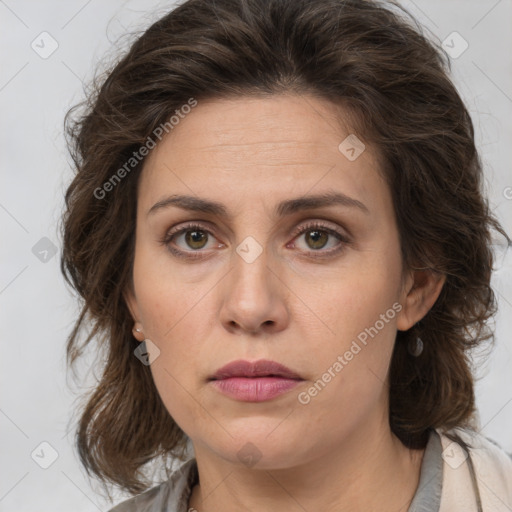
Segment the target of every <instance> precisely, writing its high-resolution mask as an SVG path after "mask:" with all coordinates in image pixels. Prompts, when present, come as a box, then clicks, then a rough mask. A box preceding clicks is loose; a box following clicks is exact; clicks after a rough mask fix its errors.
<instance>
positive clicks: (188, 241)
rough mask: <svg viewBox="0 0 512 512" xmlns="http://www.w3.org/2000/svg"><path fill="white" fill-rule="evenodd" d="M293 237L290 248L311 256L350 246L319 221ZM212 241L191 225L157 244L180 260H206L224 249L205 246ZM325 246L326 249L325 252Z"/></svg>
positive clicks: (202, 229) (207, 231)
mask: <svg viewBox="0 0 512 512" xmlns="http://www.w3.org/2000/svg"><path fill="white" fill-rule="evenodd" d="M293 237H294V238H293V240H294V242H293V243H292V247H296V246H297V245H299V249H300V250H301V251H303V252H308V253H310V254H311V255H312V256H313V257H328V256H331V255H334V254H337V253H338V252H340V251H341V250H343V249H344V247H345V246H346V245H347V244H349V243H350V240H349V239H348V237H347V236H346V235H344V234H343V233H342V232H341V231H338V230H336V229H333V228H331V227H330V226H328V225H326V224H323V223H321V222H318V221H315V222H311V223H309V224H307V225H305V226H300V227H299V228H298V229H296V230H295V232H294V233H293ZM301 238H304V242H305V245H306V247H303V248H301V247H300V245H302V244H297V243H296V240H300V239H301ZM211 239H213V240H215V237H214V236H213V234H212V232H211V230H210V229H208V228H207V227H205V226H203V225H202V224H197V223H191V224H186V225H185V226H178V227H177V228H175V229H172V230H170V231H169V232H167V233H166V234H165V236H164V237H163V238H162V239H161V240H160V243H161V244H162V245H164V246H166V247H167V249H168V250H169V251H170V252H171V253H172V254H173V255H175V256H177V257H179V258H205V257H206V256H207V254H205V253H206V250H207V249H212V248H215V247H217V248H221V247H225V244H222V243H218V244H213V243H212V244H211V245H210V246H209V247H208V243H209V242H210V241H211ZM336 241H337V242H336ZM329 246H330V247H329ZM287 247H289V246H287ZM325 247H328V248H327V249H326V250H324V249H325Z"/></svg>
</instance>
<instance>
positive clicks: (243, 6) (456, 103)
mask: <svg viewBox="0 0 512 512" xmlns="http://www.w3.org/2000/svg"><path fill="white" fill-rule="evenodd" d="M411 20H412V23H411ZM449 68H450V64H449V59H448V57H447V56H446V54H444V52H443V51H442V50H441V49H440V48H438V47H437V46H436V45H435V44H434V43H432V42H430V41H429V40H428V39H427V37H426V36H425V35H424V34H423V32H422V29H421V27H420V26H419V25H418V23H417V22H416V21H415V20H414V18H412V16H411V15H410V14H409V13H408V12H407V11H405V10H404V9H403V8H401V7H400V6H399V5H395V4H392V3H390V2H387V3H382V2H377V1H369V0H366V1H365V0H215V2H214V1H213V0H188V1H187V2H185V3H183V4H182V5H180V6H178V7H177V8H175V9H174V10H173V11H172V12H170V13H169V14H167V15H166V16H165V17H163V18H161V19H160V20H159V21H157V22H156V23H154V24H153V25H152V26H151V27H150V28H149V29H148V30H147V31H146V32H145V33H144V34H143V35H142V36H141V37H140V38H139V39H137V40H136V41H135V43H134V44H133V45H132V47H131V48H130V49H129V51H128V53H127V54H126V55H125V56H124V57H123V58H122V59H121V60H120V61H119V63H117V65H115V67H113V69H112V70H111V71H110V72H109V73H108V74H107V76H106V78H104V79H100V80H99V84H98V85H96V86H95V89H94V90H93V92H92V93H91V94H90V95H89V97H88V100H87V103H86V104H85V111H84V112H82V113H81V114H80V116H78V115H75V118H74V119H73V116H72V115H71V114H72V113H75V114H76V111H74V110H72V111H71V112H70V113H68V116H67V118H66V126H67V133H68V136H69V146H70V152H71V154H72V157H73V161H74V164H75V167H76V175H75V177H74V179H73V181H72V183H71V184H70V186H69V188H68V190H67V192H66V211H65V213H64V215H63V229H62V232H63V250H62V263H61V269H62V272H63V274H64V276H65V278H66V280H67V282H68V283H70V284H71V285H72V286H73V287H74V288H75V289H76V290H77V291H78V293H79V294H80V296H81V298H82V299H83V303H82V310H81V314H80V315H79V318H78V320H77V321H76V324H75V326H74V329H73V331H72V332H71V334H70V336H69V339H68V346H67V354H68V360H69V362H70V364H71V365H72V364H73V363H74V362H75V361H76V359H77V357H78V356H79V355H80V354H81V353H82V350H83V349H84V347H85V346H86V345H87V344H88V343H89V342H90V341H91V340H92V339H93V338H97V339H98V340H97V341H98V343H99V345H100V347H103V349H104V351H105V361H104V366H103V368H102V374H101V378H100V380H99V383H98V385H97V387H96V388H95V389H94V390H93V392H92V394H91V396H90V397H89V401H88V403H87V405H86V406H85V408H84V410H83V412H82V416H81V419H80V422H79V427H78V430H77V438H76V440H77V446H78V450H79V455H80V457H81V460H82V462H83V464H84V465H85V467H86V468H87V471H88V472H89V473H94V474H95V475H97V476H98V477H99V478H100V479H101V480H102V481H103V482H113V483H115V484H118V485H120V486H122V487H124V488H125V489H127V490H129V491H131V492H139V491H141V490H143V489H145V488H146V487H147V486H148V485H150V484H149V483H148V482H147V480H144V478H143V476H144V475H143V472H142V469H143V466H144V465H145V464H146V463H147V462H149V461H151V460H153V459H155V458H156V457H158V456H162V457H163V458H164V460H168V457H170V456H177V457H180V458H181V457H183V456H184V455H183V454H184V451H183V450H184V447H185V442H186V440H187V438H186V435H185V434H184V432H183V431H182V430H181V429H180V428H179V427H178V426H177V425H176V423H175V422H174V420H173V419H172V418H171V417H170V415H169V413H168V412H167V410H166V409H165V407H164V405H163V403H162V401H161V399H160V397H159V395H158V392H157V390H156V388H155V385H154V383H153V380H152V377H151V373H150V370H149V367H148V366H145V365H143V364H141V363H140V361H139V360H138V359H137V358H136V357H134V355H133V351H134V349H135V348H136V347H137V346H138V342H137V341H136V340H135V338H134V337H133V335H132V327H133V320H132V317H131V315H130V313H129V310H128V308H127V305H126V303H125V301H124V297H123V291H124V290H126V289H127V287H129V286H133V283H132V264H133V254H134V230H135V220H136V204H137V181H138V175H139V174H140V170H141V168H142V165H143V163H144V160H141V161H140V162H139V163H137V165H134V166H133V170H131V171H130V172H129V175H126V176H125V177H124V178H123V179H121V180H118V182H116V183H115V186H113V187H110V189H109V192H108V194H102V195H104V197H102V198H98V197H97V196H98V194H97V193H95V191H97V190H98V189H99V188H101V187H102V186H103V185H104V184H105V183H106V182H107V181H109V180H111V179H112V176H113V174H114V173H115V172H116V171H117V170H118V169H120V168H122V166H123V165H125V164H126V162H127V161H128V160H129V159H130V158H131V157H132V155H133V152H134V151H137V150H138V149H139V148H140V147H141V146H142V145H143V144H145V143H146V141H147V138H148V137H149V136H151V134H153V133H154V130H155V129H157V127H158V126H159V125H161V124H162V123H166V122H168V119H169V117H170V116H171V115H173V113H174V112H175V110H176V109H179V108H180V107H181V106H182V105H184V104H186V103H187V102H188V101H189V100H190V98H195V99H196V100H197V101H198V102H200V101H201V100H202V99H206V98H220V97H233V96H247V95H252V94H258V95H271V94H279V93H295V94H303V93H305V94H313V95H316V96H318V97H320V98H324V99H328V100H330V101H332V102H334V103H336V104H338V105H342V106H343V107H344V108H345V109H346V111H347V112H351V113H353V114H354V115H353V118H354V120H355V123H354V124H356V125H357V126H353V127H352V128H353V133H357V136H358V137H359V138H360V139H362V140H364V141H365V143H369V144H373V145H374V147H375V148H376V149H377V152H378V154H379V155H380V157H381V160H382V167H383V169H382V172H383V173H384V174H385V176H386V179H387V182H388V183H389V186H390V189H391V191H392V197H393V201H394V207H395V212H396V219H397V224H398V229H399V233H400V239H401V248H402V253H403V261H404V266H405V268H411V267H415V268H426V269H430V270H431V271H433V272H439V273H442V274H445V275H446V276H447V279H446V283H445V285H444V287H443V290H442V292H441V295H440V297H439V298H438V300H437V302H436V303H435V304H434V306H433V307H432V309H431V310H430V311H429V313H428V314H427V315H426V316H425V317H424V319H423V320H422V321H421V327H420V328H419V330H418V329H417V328H413V329H411V330H409V331H407V332H399V333H398V335H397V340H396V343H395V349H394V353H393V356H392V361H391V367H390V383H389V384H390V410H389V419H390V425H391V428H392V430H393V432H394V433H395V434H396V435H397V436H398V437H399V438H400V439H401V441H402V442H403V443H404V444H405V445H406V446H408V447H411V448H419V447H424V446H425V443H426V437H427V434H428V430H429V429H431V428H436V427H442V428H447V429H448V428H451V427H454V426H461V425H468V424H470V421H471V418H472V416H473V413H474V411H475V403H474V390H473V377H472V372H471V365H470V360H469V358H468V351H469V349H471V348H472V347H474V346H476V345H478V344H480V343H481V342H482V341H484V340H488V339H492V334H491V331H490V329H489V328H488V326H487V320H488V319H489V318H490V317H491V315H492V314H493V313H494V312H495V297H494V295H493V292H492V289H491V287H490V277H491V271H492V261H493V258H492V251H491V248H490V244H491V240H490V236H491V230H492V229H493V228H494V229H497V230H498V231H499V232H500V233H502V234H504V233H503V231H502V229H501V227H500V226H499V224H498V222H497V221H496V220H495V218H494V217H493V216H492V215H491V213H490V211H489V207H488V204H487V202H486V200H485V199H484V198H483V196H482V192H481V180H482V168H481V163H480V161H479V157H478V154H477V151H476V148H475V143H474V133H473V125H472V121H471V118H470V116H469V113H468V111H467V110H466V108H465V106H464V104H463V102H462V100H461V98H460V97H459V95H458V93H457V91H456V89H455V87H454V85H453V84H452V82H451V80H450V79H449V77H448V71H449ZM125 169H126V167H125ZM505 236H506V235H505ZM87 322H91V324H90V325H92V329H91V330H90V332H89V333H88V336H87V337H86V339H85V340H84V341H82V342H80V341H79V334H80V332H81V330H82V328H83V326H84V325H85V324H86V323H87ZM418 334H419V335H420V336H421V338H422V339H423V340H424V342H425V349H424V352H423V354H422V355H421V356H419V357H417V358H411V357H410V356H409V355H408V353H407V341H408V339H409V338H410V337H411V336H417V335H418Z"/></svg>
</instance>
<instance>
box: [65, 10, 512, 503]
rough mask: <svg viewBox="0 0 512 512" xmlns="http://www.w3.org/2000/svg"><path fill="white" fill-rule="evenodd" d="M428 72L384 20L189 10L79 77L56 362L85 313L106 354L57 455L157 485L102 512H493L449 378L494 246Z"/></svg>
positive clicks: (377, 13)
mask: <svg viewBox="0 0 512 512" xmlns="http://www.w3.org/2000/svg"><path fill="white" fill-rule="evenodd" d="M447 69H448V63H447V62H446V60H445V56H444V55H443V53H442V52H441V51H440V50H439V49H437V48H436V47H435V46H434V45H433V44H432V43H430V42H429V41H428V40H427V39H426V38H425V37H424V36H423V35H422V33H421V29H420V27H419V26H418V25H414V24H412V23H410V20H408V19H407V17H406V16H405V15H404V14H403V13H402V14H400V10H399V9H396V6H393V5H392V4H387V5H386V4H381V3H377V2H373V1H358V0H348V1H341V0H315V1H311V0H217V1H216V2H213V1H211V0H189V1H187V2H185V3H184V4H182V5H181V6H179V7H177V8H176V9H174V10H173V11H172V12H170V13H169V14H168V15H166V16H165V17H163V18H162V19H160V20H159V21H157V22H156V23H155V24H154V25H153V26H151V27H150V28H149V29H148V30H147V31H146V32H145V33H144V34H143V35H142V36H141V37H140V38H139V39H138V40H137V41H136V42H135V43H134V44H133V46H132V47H131V49H130V50H129V52H128V53H127V55H125V56H124V57H123V58H122V60H121V61H120V62H119V63H118V64H117V65H116V66H115V67H114V68H113V69H112V70H111V72H110V73H109V74H108V76H107V77H106V79H105V80H104V82H103V83H102V84H100V85H99V86H98V88H97V93H95V94H94V95H93V96H92V97H91V98H90V102H89V104H88V107H87V109H86V111H85V112H83V113H82V115H81V117H79V118H78V119H77V120H76V121H75V122H74V123H72V124H71V125H70V131H69V133H70V135H71V140H70V144H71V151H72V154H73V156H74V161H75V164H76V171H77V172H76V176H75V178H74V180H73V182H72V183H71V185H70V187H69V189H68V191H67V194H66V204H67V211H66V213H65V216H64V225H63V236H64V248H63V255H62V256H63V259H62V270H63V272H64V275H65V276H66V278H67V279H68V281H69V282H70V283H71V284H72V285H73V286H74V288H75V289H76V290H77V291H78V293H79V294H80V295H81V297H82V298H83V300H84V302H83V309H82V314H81V315H80V317H79V319H78V321H77V323H76V325H75V328H74V330H73V332H72V333H71V335H70V338H69V342H68V355H69V358H70V361H71V362H73V361H75V360H76V359H77V357H78V356H79V355H80V353H81V350H82V349H83V346H82V345H81V344H80V343H79V333H80V331H81V329H82V327H83V326H84V325H85V323H86V320H90V321H91V322H92V326H93V328H92V330H91V331H90V333H89V335H88V337H87V338H86V340H85V344H87V343H89V342H90V341H92V340H93V338H98V342H99V345H100V347H101V348H103V349H104V351H105V358H104V365H103V367H102V369H101V371H102V373H101V378H100V380H99V382H98V385H97V387H96V389H95V390H94V392H93V393H92V395H91V396H90V398H89V402H88V403H87V405H86V407H85V409H84V411H83V414H82V417H81V421H80V424H79V428H78V432H77V445H78V449H79V454H80V457H81V460H82V462H83V463H84V465H85V467H86V468H87V470H88V471H89V472H90V473H91V474H94V475H96V476H97V477H99V478H100V479H101V480H102V481H103V482H104V483H105V484H108V483H113V484H117V485H118V486H120V487H122V488H124V489H126V490H128V491H130V492H131V493H133V494H137V493H140V492H141V491H145V490H146V489H147V488H148V487H150V486H151V485H152V483H151V481H150V480H149V479H148V474H149V470H150V469H151V468H153V469H155V468H158V467H163V468H166V469H167V477H168V479H167V480H166V481H164V482H163V483H161V484H160V485H157V486H154V487H153V488H152V489H150V490H148V491H146V492H143V493H142V494H140V495H139V496H137V497H135V498H132V499H131V500H128V501H126V502H125V503H123V504H121V505H119V506H118V507H116V508H115V509H113V510H115V511H118V512H120V511H135V510H147V511H153V512H154V511H163V510H166V511H171V510H172V511H180V512H181V511H186V510H196V511H199V512H203V511H205V512H212V511H221V510H222V511H234V510H237V511H238V510H258V511H265V510H279V509H280V510H287V511H294V510H319V509H321V510H329V511H331V510H332V511H341V510H380V511H388V510H389V511H391V510H393V511H396V510H402V511H407V510H408V511H409V512H412V511H420V510H421V511H425V510H428V511H437V510H441V511H459V510H460V511H464V512H468V511H473V510H474V511H477V510H486V511H487V510H489V511H490V510H493V511H494V510H509V508H507V507H512V460H511V459H510V457H509V456H508V455H507V454H506V453H505V452H504V451H503V450H502V449H501V448H499V447H498V446H496V445H495V444H493V443H492V442H491V441H490V440H488V439H486V438H485V437H484V436H483V435H482V434H480V433H479V432H478V425H477V423H476V419H475V401H474V389H473V388H474V386H473V377H472V373H471V368H470V365H469V353H470V350H471V349H472V348H473V347H475V346H477V345H480V344H481V343H483V342H484V341H485V340H488V339H490V338H491V336H492V334H491V332H490V330H489V328H488V326H487V321H488V319H489V318H490V317H491V316H492V314H493V313H494V311H495V299H494V295H493V292H492V290H491V288H490V284H489V282H490V277H491V270H492V253H491V250H490V237H491V231H492V230H498V231H499V232H501V233H502V234H504V233H503V231H502V229H501V227H500V226H499V224H498V222H497V221H496V220H495V218H494V217H493V216H492V215H491V213H490V211H489V208H488V205H487V202H486V200H485V199H484V198H483V196H482V193H481V180H482V169H481V165H480V162H479V158H478V153H477V151H476V148H475V144H474V135H473V126H472V123H471V119H470V116H469V114H468V112H467V110H466V108H465V106H464V104H463V102H462V101H461V99H460V97H459V95H458V93H457V91H456V89H455V88H454V86H453V84H452V82H451V81H450V79H449V77H448V74H447ZM505 236H506V235H505ZM187 448H190V449H191V450H193V453H192V454H190V453H188V452H187ZM173 460H174V461H176V460H181V465H180V466H179V467H178V468H177V469H174V468H173V469H171V466H170V465H169V464H167V463H169V462H171V461H173ZM155 462H156V464H157V465H156V466H155V465H154V464H153V465H152V464H151V463H155ZM167 477H166V478H167ZM500 507H501V508H500Z"/></svg>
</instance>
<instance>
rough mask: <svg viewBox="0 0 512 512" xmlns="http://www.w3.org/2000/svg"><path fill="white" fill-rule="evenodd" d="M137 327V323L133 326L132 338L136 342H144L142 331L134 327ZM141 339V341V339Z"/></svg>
mask: <svg viewBox="0 0 512 512" xmlns="http://www.w3.org/2000/svg"><path fill="white" fill-rule="evenodd" d="M137 325H140V324H139V323H138V322H137V323H136V324H135V325H134V326H133V329H132V333H133V336H134V338H135V339H136V340H137V341H144V338H145V336H144V333H143V332H142V329H141V328H140V327H136V326H137ZM141 338H142V339H141Z"/></svg>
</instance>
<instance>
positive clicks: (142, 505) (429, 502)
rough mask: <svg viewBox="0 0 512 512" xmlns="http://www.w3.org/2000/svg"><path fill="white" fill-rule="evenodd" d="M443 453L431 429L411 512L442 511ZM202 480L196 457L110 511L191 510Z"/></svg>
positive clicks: (409, 510)
mask: <svg viewBox="0 0 512 512" xmlns="http://www.w3.org/2000/svg"><path fill="white" fill-rule="evenodd" d="M441 453H442V447H441V440H440V438H439V434H438V433H437V432H436V431H435V430H431V432H430V437H429V440H428V443H427V446H426V448H425V453H424V454H423V460H422V463H421V472H420V480H419V483H418V488H417V490H416V494H415V495H414V498H413V500H412V502H411V506H410V507H409V509H408V511H407V512H438V510H439V505H440V502H441V491H442V485H443V459H442V457H441ZM198 482H199V475H198V471H197V463H196V459H189V460H188V461H187V462H185V463H183V464H182V465H181V466H180V467H179V468H178V469H177V470H176V471H175V472H174V473H172V475H171V477H170V478H169V480H167V481H166V482H163V483H162V484H160V485H158V486H156V487H153V488H151V489H149V490H148V491H146V492H144V493H142V494H139V495H138V496H135V497H134V498H131V499H129V500H127V501H124V502H123V503H121V504H120V505H117V507H114V508H113V509H111V510H110V511H109V512H188V500H189V498H190V494H191V492H192V488H193V487H194V486H195V485H196V484H197V483H198Z"/></svg>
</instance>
